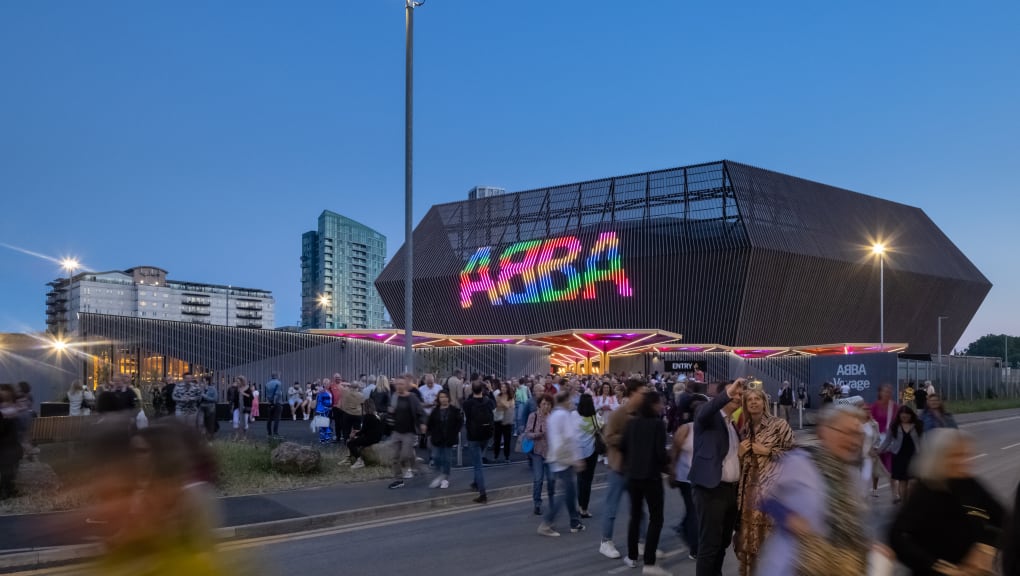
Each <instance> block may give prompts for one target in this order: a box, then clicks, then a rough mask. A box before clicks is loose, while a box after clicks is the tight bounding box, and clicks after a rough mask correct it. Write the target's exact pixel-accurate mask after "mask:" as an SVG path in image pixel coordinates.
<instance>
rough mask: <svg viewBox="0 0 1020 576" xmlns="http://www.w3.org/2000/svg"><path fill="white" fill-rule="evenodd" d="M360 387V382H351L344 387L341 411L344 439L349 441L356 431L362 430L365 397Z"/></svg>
mask: <svg viewBox="0 0 1020 576" xmlns="http://www.w3.org/2000/svg"><path fill="white" fill-rule="evenodd" d="M360 386H361V384H360V383H358V382H349V383H346V384H345V385H344V386H343V391H342V394H343V396H342V399H341V401H340V409H341V410H342V411H343V437H344V438H347V439H350V437H351V433H352V432H353V431H354V430H358V429H360V428H361V422H362V419H363V414H362V413H363V410H362V407H363V405H364V404H365V395H364V394H362V393H361V390H360V389H359V387H360Z"/></svg>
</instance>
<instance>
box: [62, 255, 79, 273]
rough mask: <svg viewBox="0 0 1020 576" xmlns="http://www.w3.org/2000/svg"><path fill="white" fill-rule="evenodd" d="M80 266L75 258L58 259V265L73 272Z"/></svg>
mask: <svg viewBox="0 0 1020 576" xmlns="http://www.w3.org/2000/svg"><path fill="white" fill-rule="evenodd" d="M80 266H81V265H80V264H79V263H78V259H77V258H64V259H63V260H61V261H60V267H61V268H63V269H64V270H66V271H68V272H74V271H75V270H77V269H78V268H79V267H80Z"/></svg>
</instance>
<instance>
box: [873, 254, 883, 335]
mask: <svg viewBox="0 0 1020 576" xmlns="http://www.w3.org/2000/svg"><path fill="white" fill-rule="evenodd" d="M871 253H872V254H874V255H876V256H878V338H879V351H881V352H885V244H883V243H881V242H876V243H875V244H873V245H872V246H871Z"/></svg>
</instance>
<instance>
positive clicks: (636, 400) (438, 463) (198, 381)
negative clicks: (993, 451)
mask: <svg viewBox="0 0 1020 576" xmlns="http://www.w3.org/2000/svg"><path fill="white" fill-rule="evenodd" d="M224 384H225V383H224V382H221V384H220V385H219V386H217V385H216V384H214V383H213V381H212V379H211V378H208V377H196V376H193V375H191V374H185V375H184V376H183V378H182V379H181V380H180V381H179V382H175V381H174V380H168V381H167V382H166V383H165V384H164V385H163V386H162V387H160V388H158V389H157V390H156V391H155V392H154V393H153V395H152V408H153V410H154V411H155V415H156V416H173V417H172V418H166V419H161V420H158V421H157V422H154V424H153V426H148V425H147V423H146V424H145V425H142V423H141V422H140V421H139V419H138V418H139V417H140V416H136V413H137V414H139V415H141V414H144V412H142V411H141V406H142V404H143V400H142V393H141V391H140V390H139V389H138V388H137V387H136V386H134V385H133V383H132V382H131V381H130V379H129V378H128V377H126V376H115V377H114V378H112V379H111V382H110V383H109V384H108V385H105V386H102V387H100V388H98V389H97V390H95V391H92V390H89V389H88V388H87V387H84V386H82V385H81V383H80V382H74V383H73V384H72V385H71V387H70V389H69V391H68V393H67V398H68V401H69V404H70V413H71V415H72V416H87V415H89V414H90V413H97V414H98V415H100V416H109V418H107V419H106V420H105V422H106V424H105V425H104V426H105V427H101V428H100V431H101V434H100V436H101V438H99V440H97V445H106V444H109V443H110V442H114V441H116V442H120V443H123V444H124V446H125V447H126V448H129V449H130V450H127V453H128V454H131V456H125V457H124V459H123V461H120V460H118V461H117V462H114V465H117V464H118V462H119V463H120V464H122V465H124V466H133V467H137V466H139V465H143V466H144V467H147V468H146V474H145V475H144V477H145V478H146V481H145V483H144V485H142V484H140V485H137V486H135V487H134V488H131V487H128V486H121V488H122V489H124V490H126V491H128V492H131V490H135V491H136V492H137V491H139V490H141V491H143V492H145V493H146V494H147V495H149V496H152V497H153V498H155V499H157V500H159V501H160V502H162V503H167V504H168V505H169V506H170V507H169V508H167V511H168V513H173V514H178V513H180V514H183V515H184V516H185V517H186V518H184V519H182V518H175V519H174V521H175V522H178V521H179V522H184V523H185V524H184V525H187V526H190V524H189V523H190V522H193V521H199V522H205V523H207V524H209V525H213V524H214V522H212V521H211V520H210V519H209V518H208V517H202V515H199V514H197V513H196V512H195V510H194V509H192V508H191V507H192V506H193V505H194V502H190V501H189V500H188V498H184V499H181V498H180V497H179V496H178V497H175V498H177V500H174V501H173V502H169V501H167V502H164V500H160V499H165V498H167V495H166V494H162V493H161V490H162V488H164V486H162V484H158V483H152V481H153V478H154V477H153V474H158V475H159V477H160V478H162V479H163V480H165V481H166V482H177V483H180V484H181V485H182V486H186V487H187V489H186V490H185V492H188V493H191V491H197V492H195V493H196V494H197V496H198V497H200V498H207V497H208V494H207V493H206V492H205V491H204V490H202V489H201V487H202V486H208V484H209V483H210V482H211V481H212V477H213V476H212V474H213V469H214V462H213V461H212V460H211V458H209V456H208V449H207V447H206V446H207V443H205V442H197V441H196V439H205V440H208V439H210V438H211V437H212V436H213V435H214V434H215V433H216V429H217V427H218V424H217V417H216V405H217V402H218V400H219V398H220V396H219V394H220V391H221V390H222V387H223V385H224ZM824 395H825V393H824V392H823V404H827V406H825V408H824V410H823V411H822V412H821V414H820V415H819V417H818V421H817V436H818V445H817V446H797V445H796V442H795V440H794V434H793V430H792V429H791V427H790V424H789V413H790V408H791V407H793V406H797V405H803V403H804V402H805V401H806V396H807V395H806V392H805V390H804V389H803V387H798V388H797V389H794V388H793V387H791V386H790V384H789V383H788V382H784V383H783V384H782V385H781V386H780V387H779V388H778V390H777V391H776V394H775V396H774V397H773V396H770V395H768V394H766V393H765V391H764V390H763V388H762V386H761V383H760V382H756V381H753V380H749V379H738V380H736V381H734V382H732V383H729V384H707V383H705V382H704V377H703V374H702V377H701V379H700V380H699V379H697V378H696V377H691V378H690V379H688V378H686V377H684V376H680V377H672V376H659V375H658V374H656V375H652V376H650V377H644V376H642V375H636V376H630V377H626V376H624V375H620V376H613V375H606V376H577V375H575V376H567V377H559V376H554V375H533V376H525V377H522V378H518V379H513V380H509V379H500V378H496V377H494V376H483V375H480V374H471V375H470V376H465V374H464V373H463V372H461V371H455V372H454V373H452V374H451V375H450V376H449V377H447V378H445V379H443V380H442V381H439V380H437V379H436V378H435V376H434V375H431V374H426V375H424V376H421V377H416V376H414V375H411V374H402V375H397V376H394V377H393V378H392V379H391V378H389V377H387V376H374V375H372V376H368V375H362V376H360V377H358V378H357V379H356V380H354V381H351V382H348V381H346V380H345V379H344V378H343V377H342V376H341V375H340V374H334V375H333V376H332V377H328V378H323V379H322V380H320V381H317V382H309V383H306V385H304V386H302V385H301V384H300V383H298V382H294V383H293V384H292V385H290V386H285V385H284V384H283V381H282V379H281V378H280V375H279V374H277V373H273V374H272V375H271V378H270V379H269V380H268V381H267V382H266V383H265V384H263V385H261V386H260V385H257V384H255V383H252V382H249V381H248V380H247V379H246V378H244V377H241V376H239V377H236V378H234V379H233V381H232V382H231V383H230V385H229V386H227V387H226V390H225V397H226V401H227V404H228V405H229V408H230V411H231V417H232V418H231V419H232V424H233V430H234V435H233V437H234V438H235V439H242V438H244V437H245V436H246V434H247V432H248V430H249V426H250V424H251V423H252V422H254V421H255V419H256V418H258V417H259V410H260V409H259V406H260V404H261V405H263V406H265V407H266V409H265V412H266V413H265V414H264V415H263V417H264V418H265V421H266V427H267V434H268V436H269V437H270V438H272V437H276V436H278V434H279V423H280V420H281V419H282V416H283V413H284V407H285V406H289V412H290V414H289V416H290V418H291V419H292V420H295V421H296V420H298V418H301V419H302V421H308V422H309V425H310V427H311V431H310V433H311V434H314V435H315V437H317V439H318V441H319V442H322V443H339V444H342V445H344V446H345V447H346V449H347V452H348V456H349V460H348V461H347V462H346V465H348V466H350V467H351V468H354V469H357V468H361V467H363V466H365V460H364V457H363V456H364V453H365V451H366V450H367V449H370V448H371V447H372V446H374V445H376V444H379V443H381V442H383V441H384V440H386V441H388V446H389V449H390V450H389V453H390V454H392V459H391V462H390V465H391V466H392V471H393V479H392V481H391V483H390V484H389V488H390V489H399V488H402V487H404V486H405V485H406V482H408V481H410V480H412V479H413V478H415V476H417V475H418V474H419V472H417V470H416V468H417V467H416V461H419V460H421V459H419V458H417V455H418V450H421V449H428V461H429V464H430V468H431V469H432V470H433V472H431V473H428V472H426V474H430V475H431V482H430V484H429V486H430V487H431V488H436V489H440V490H443V489H448V488H450V487H451V482H452V480H451V475H450V473H451V467H452V464H453V461H454V454H455V450H457V449H461V450H466V452H467V454H466V456H467V460H468V461H469V462H470V466H471V467H472V469H473V478H472V480H473V481H472V483H471V486H470V488H471V489H472V490H473V491H474V492H475V493H476V497H475V502H477V503H479V504H484V503H486V502H488V496H487V491H486V479H485V466H484V465H485V464H489V463H498V462H505V461H509V459H510V457H511V456H512V455H514V454H522V455H524V456H526V458H527V461H528V465H529V467H530V469H531V475H532V488H533V489H532V507H533V511H534V514H535V516H537V517H539V519H538V522H539V524H538V528H537V532H538V534H540V535H542V536H546V537H559V536H561V531H560V529H558V528H557V520H559V518H560V517H561V515H563V513H564V511H565V515H566V517H567V518H566V524H565V526H566V528H567V529H568V530H569V531H570V532H571V533H577V532H582V531H585V530H586V525H585V521H586V520H588V519H591V518H594V517H596V516H601V517H600V518H599V520H600V524H601V525H600V531H601V538H600V542H599V553H600V554H602V555H603V556H605V557H607V558H611V559H622V561H623V563H624V564H625V565H626V566H627V567H631V568H636V567H638V566H641V567H642V571H643V573H645V574H653V575H663V574H669V573H668V572H667V571H666V570H664V569H663V568H662V567H661V566H659V565H658V562H659V560H660V559H661V556H662V552H661V551H660V549H659V548H660V547H659V544H660V541H661V538H662V531H663V527H664V525H665V522H666V509H665V500H666V493H665V490H666V488H667V487H669V488H675V489H677V490H678V492H679V496H680V499H681V500H682V501H683V504H684V514H683V516H682V517H681V518H677V522H676V524H675V528H674V529H675V530H676V532H677V534H678V536H679V537H680V538H681V539H682V540H683V541H684V543H685V544H686V547H687V549H688V550H687V555H688V556H689V557H690V559H691V560H693V561H694V562H695V566H696V568H695V570H696V574H697V575H698V576H720V575H721V574H722V570H723V566H724V563H725V561H726V558H727V553H728V550H729V549H730V546H731V545H732V550H733V554H734V556H735V559H736V562H737V564H738V570H739V573H740V575H741V576H752V575H756V574H759V575H770V576H771V575H786V574H789V575H801V574H866V573H877V572H875V570H876V568H875V566H876V564H882V563H886V564H888V565H889V566H891V565H892V559H897V560H899V561H900V562H901V563H903V564H905V565H906V566H908V567H909V568H910V569H911V570H912V571H913V573H914V574H943V575H959V576H978V575H985V574H992V573H994V570H995V566H996V564H995V563H996V561H997V560H996V558H997V557H999V556H1000V554H999V549H1000V548H1005V551H1004V553H1003V554H1001V556H1002V557H1003V558H1004V559H1005V562H1006V563H1007V564H1010V563H1011V562H1012V563H1015V562H1016V561H1017V559H1016V558H1014V557H1013V555H1012V554H1011V552H1010V550H1009V548H1010V547H1009V546H1005V543H1006V542H1009V541H1011V538H1012V539H1015V538H1016V537H1017V536H1018V535H1020V532H1018V529H1020V524H1017V522H1015V521H1014V518H1013V516H1011V515H1009V514H1007V513H1006V511H1005V509H1004V507H1003V505H1002V504H1000V503H999V502H998V501H997V500H996V498H995V497H994V496H992V495H991V494H990V493H989V492H988V491H987V490H986V489H985V488H984V487H983V486H982V484H981V483H980V482H979V481H978V480H976V479H975V478H974V475H973V472H972V470H971V468H970V464H969V463H970V461H971V460H972V458H971V457H972V456H973V452H974V449H973V440H972V439H971V438H970V437H969V436H968V435H967V434H966V433H963V432H961V431H959V430H958V429H957V425H956V421H955V418H954V417H953V415H952V413H951V412H950V411H949V410H948V409H947V406H946V403H945V402H944V401H943V399H942V398H941V397H940V395H939V394H938V393H937V391H936V390H935V389H934V388H933V387H932V386H930V385H928V384H927V383H926V384H925V385H924V386H921V387H919V388H918V389H917V390H911V393H910V394H901V395H900V397H899V402H897V400H896V399H894V395H893V390H892V387H891V386H888V385H886V386H882V387H881V388H880V390H879V392H878V395H877V399H876V400H875V401H874V402H873V403H871V404H870V405H868V404H865V403H864V401H863V399H861V398H859V397H854V396H846V395H845V394H842V393H840V394H832V393H831V391H830V392H829V395H830V396H832V398H833V399H834V400H835V399H840V400H841V401H839V402H827V401H826V399H825V398H824ZM774 400H775V401H774ZM31 407H32V398H31V389H30V387H29V386H28V385H27V384H25V383H22V384H21V385H19V386H18V387H14V386H10V385H0V497H9V496H12V495H13V494H14V476H15V474H16V472H17V463H18V462H19V461H20V460H21V459H22V458H23V457H24V456H25V455H28V454H31V453H32V451H33V450H34V448H33V447H32V446H31V443H30V438H29V434H28V432H27V431H28V430H30V428H31V418H32V417H33V412H32V410H31ZM773 407H778V409H779V413H778V414H773ZM100 421H101V422H102V421H104V420H103V419H102V418H101V419H100ZM119 423H126V424H127V426H121V425H120V424H119ZM182 430H184V431H186V432H182ZM104 435H105V436H104ZM170 436H174V438H172V439H171V438H170ZM171 444H172V445H171ZM153 448H159V450H158V451H159V452H160V453H161V454H169V455H171V456H174V455H179V456H180V458H178V459H176V460H175V459H174V458H167V459H166V460H163V459H159V461H155V460H153V459H151V457H149V458H146V457H144V456H143V454H148V453H150V452H151V451H152V450H153ZM487 455H491V458H490V457H487ZM178 460H179V461H178ZM600 465H604V467H605V471H606V483H607V489H606V491H605V494H604V498H602V499H600V501H599V502H593V501H592V500H593V498H592V484H593V481H594V477H595V472H596V470H597V469H598V468H599V466H600ZM167 466H171V467H174V470H173V471H170V470H164V468H166V467H167ZM115 467H116V466H114V468H115ZM111 470H112V468H111ZM114 476H115V475H102V476H101V477H100V478H99V480H98V481H97V486H96V488H97V490H101V491H102V490H109V489H111V486H112V484H111V486H107V485H105V484H104V483H116V482H120V483H123V482H127V481H128V480H125V479H124V478H123V477H117V478H114ZM885 479H888V480H889V481H890V486H891V491H892V501H893V503H894V504H895V505H897V508H896V509H895V515H894V518H893V522H892V526H891V528H890V530H889V532H888V534H886V535H885V536H886V537H885V538H881V537H876V536H875V535H874V534H873V533H872V531H871V530H870V529H868V528H867V526H866V518H867V513H868V508H869V507H868V505H867V502H868V498H866V496H867V495H868V494H869V492H870V495H871V496H872V497H875V498H877V497H878V496H879V493H878V487H879V482H881V481H883V480H885ZM664 480H665V481H666V483H665V484H664ZM195 487H197V488H195ZM624 493H626V494H627V495H628V501H629V503H630V504H629V510H628V512H629V519H628V521H627V523H626V534H625V543H626V547H625V549H623V550H622V551H621V550H620V549H618V548H617V547H616V543H615V541H614V530H615V525H616V519H617V515H618V512H619V508H620V503H621V501H622V499H623V495H624ZM136 495H137V494H136ZM171 500H173V499H171ZM118 502H119V501H117V500H111V501H110V503H108V504H106V505H104V506H108V507H111V508H110V509H109V510H105V511H104V510H100V511H97V512H96V514H100V515H105V516H108V517H112V516H115V515H117V514H120V512H118V511H117V510H113V508H115V507H116V506H118V505H120V504H119V503H118ZM209 509H215V507H214V506H212V507H210V508H209ZM125 518H126V519H127V520H125V521H129V520H130V518H131V515H130V514H127V515H126V516H125ZM1011 523H1012V524H1011ZM1013 524H1017V525H1016V526H1013ZM947 526H953V527H954V528H956V529H954V530H953V531H947V530H945V527H947ZM121 537H124V538H127V540H125V542H127V541H134V540H136V539H138V538H144V537H145V532H144V531H141V532H137V533H135V534H132V535H129V534H128V533H127V532H124V531H120V532H117V534H116V537H114V536H113V535H111V542H112V543H113V544H114V546H113V547H112V549H114V550H116V549H117V544H118V540H117V538H121ZM182 538H183V535H182ZM189 542H190V541H188V540H187V539H184V540H182V541H181V542H178V543H177V544H179V545H180V546H184V547H188V546H191V545H192V544H191V543H189ZM189 550H192V551H193V552H194V553H195V554H193V555H192V556H194V557H195V558H198V557H200V556H202V554H201V551H202V550H201V547H200V546H198V547H195V548H193V549H192V548H189ZM111 558H116V554H114V555H112V556H111ZM869 571H871V572H869ZM1007 573H1009V574H1012V573H1011V572H1007Z"/></svg>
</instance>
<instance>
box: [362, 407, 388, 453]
mask: <svg viewBox="0 0 1020 576" xmlns="http://www.w3.org/2000/svg"><path fill="white" fill-rule="evenodd" d="M382 437H383V423H382V420H380V419H379V416H377V415H374V414H369V415H368V416H365V419H364V420H363V421H362V423H361V430H360V431H359V432H358V438H361V439H362V440H361V441H362V442H364V445H365V446H371V445H372V444H376V443H378V442H379V441H380V440H382Z"/></svg>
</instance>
